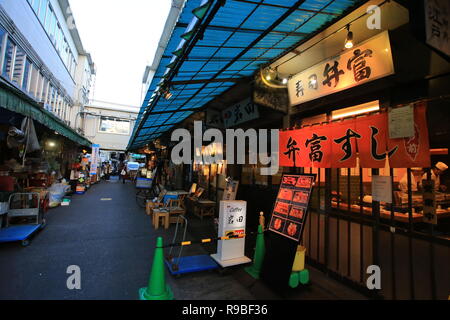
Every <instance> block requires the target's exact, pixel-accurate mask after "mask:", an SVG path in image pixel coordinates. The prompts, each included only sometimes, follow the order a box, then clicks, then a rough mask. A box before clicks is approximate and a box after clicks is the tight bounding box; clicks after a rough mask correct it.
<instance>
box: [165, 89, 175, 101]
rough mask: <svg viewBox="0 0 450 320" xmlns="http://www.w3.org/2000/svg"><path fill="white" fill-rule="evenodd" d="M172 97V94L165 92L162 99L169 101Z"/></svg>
mask: <svg viewBox="0 0 450 320" xmlns="http://www.w3.org/2000/svg"><path fill="white" fill-rule="evenodd" d="M172 95H173V94H172V92H170V91H169V90H167V91H166V92H164V99H166V100H169V99H170V98H172Z"/></svg>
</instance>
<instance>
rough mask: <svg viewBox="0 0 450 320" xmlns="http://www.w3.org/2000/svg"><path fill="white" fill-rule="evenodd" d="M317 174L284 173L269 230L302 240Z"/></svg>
mask: <svg viewBox="0 0 450 320" xmlns="http://www.w3.org/2000/svg"><path fill="white" fill-rule="evenodd" d="M314 180H315V175H313V174H303V175H283V177H282V178H281V185H280V191H279V192H278V197H277V200H276V202H275V206H274V209H273V213H272V218H271V220H270V224H269V230H271V231H273V232H275V233H279V234H282V235H284V236H285V237H288V238H290V239H293V240H296V241H300V239H301V235H302V230H303V225H304V222H305V220H306V213H307V211H308V204H309V199H310V196H311V191H312V187H313V185H314Z"/></svg>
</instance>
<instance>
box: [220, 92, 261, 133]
mask: <svg viewBox="0 0 450 320" xmlns="http://www.w3.org/2000/svg"><path fill="white" fill-rule="evenodd" d="M222 118H223V123H224V126H225V128H231V127H234V126H237V125H239V124H241V123H244V122H247V121H250V120H255V119H258V118H259V111H258V106H257V105H255V104H254V103H253V102H252V101H251V99H250V98H248V99H246V100H244V101H241V102H239V103H236V104H235V105H233V106H231V107H229V108H227V109H225V110H224V111H223V112H222Z"/></svg>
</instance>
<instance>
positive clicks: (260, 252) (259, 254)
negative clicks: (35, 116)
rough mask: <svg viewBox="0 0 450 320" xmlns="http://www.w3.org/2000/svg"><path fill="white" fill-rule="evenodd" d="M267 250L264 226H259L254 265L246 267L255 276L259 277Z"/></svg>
mask: <svg viewBox="0 0 450 320" xmlns="http://www.w3.org/2000/svg"><path fill="white" fill-rule="evenodd" d="M265 252H266V245H265V243H264V232H263V229H262V226H261V225H259V226H258V235H257V236H256V249H255V255H254V256H253V265H252V266H250V267H247V268H245V271H246V272H247V273H248V274H250V275H251V276H252V277H253V278H255V279H259V274H260V273H261V267H262V264H263V261H264V254H265Z"/></svg>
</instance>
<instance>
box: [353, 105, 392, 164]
mask: <svg viewBox="0 0 450 320" xmlns="http://www.w3.org/2000/svg"><path fill="white" fill-rule="evenodd" d="M356 132H357V133H358V134H359V135H360V136H361V138H359V139H358V140H357V146H358V152H359V160H360V165H361V167H363V168H384V167H385V165H386V158H387V155H388V154H389V155H390V156H392V155H393V154H395V153H396V152H397V150H398V148H393V149H389V150H388V151H387V136H388V132H387V114H386V113H381V114H376V115H372V116H368V117H365V118H361V119H356Z"/></svg>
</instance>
